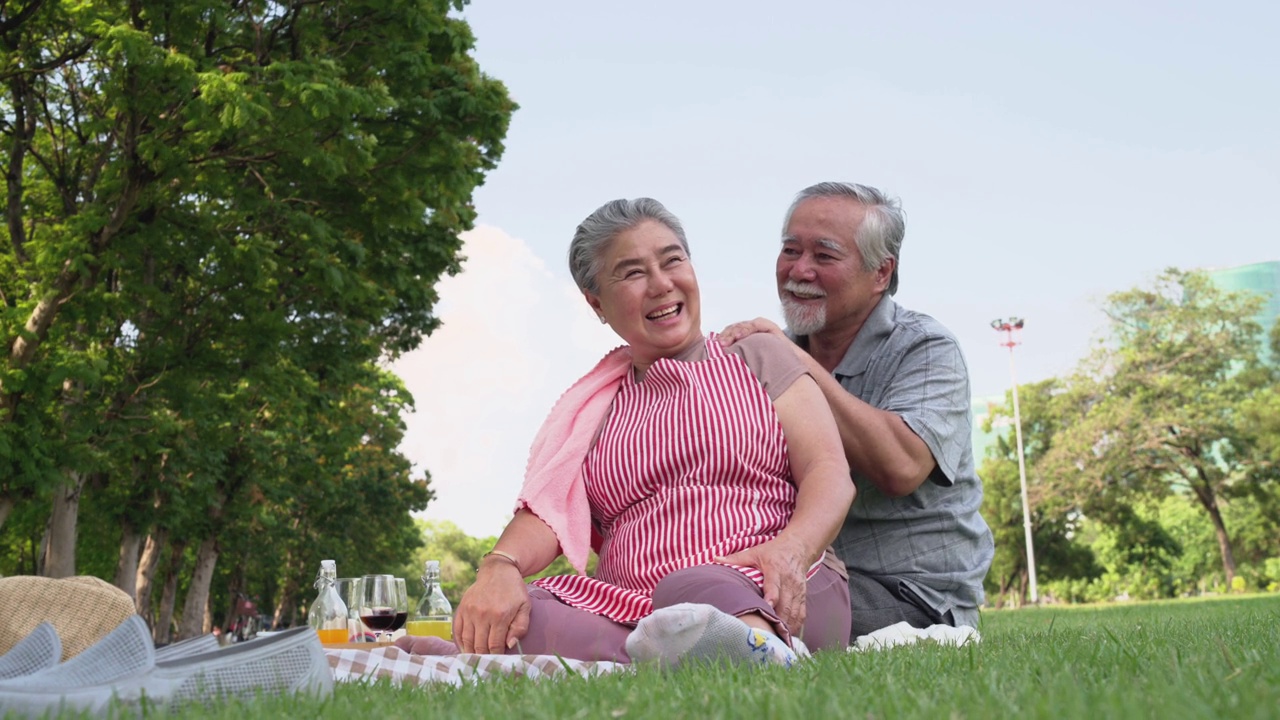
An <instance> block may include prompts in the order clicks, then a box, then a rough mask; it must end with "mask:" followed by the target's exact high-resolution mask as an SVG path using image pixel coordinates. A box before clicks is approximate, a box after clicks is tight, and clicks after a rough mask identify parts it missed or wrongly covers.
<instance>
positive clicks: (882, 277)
mask: <svg viewBox="0 0 1280 720" xmlns="http://www.w3.org/2000/svg"><path fill="white" fill-rule="evenodd" d="M896 267H898V258H895V257H889V258H885V260H884V262H882V263H880V267H878V268H876V290H877V291H879V292H885V291H887V290H888V289H889V281H890V280H892V279H893V269H894V268H896Z"/></svg>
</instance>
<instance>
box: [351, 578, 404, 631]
mask: <svg viewBox="0 0 1280 720" xmlns="http://www.w3.org/2000/svg"><path fill="white" fill-rule="evenodd" d="M359 592H360V620H361V621H363V622H364V624H365V625H367V626H368V627H369V629H370V630H372V631H373V632H374V637H375V639H381V636H382V634H383V633H385V632H387V631H389V630H391V627H392V626H393V625H395V622H396V612H397V610H396V608H397V606H398V603H397V601H396V579H395V577H393V576H391V575H365V576H364V577H362V578H360V582H359Z"/></svg>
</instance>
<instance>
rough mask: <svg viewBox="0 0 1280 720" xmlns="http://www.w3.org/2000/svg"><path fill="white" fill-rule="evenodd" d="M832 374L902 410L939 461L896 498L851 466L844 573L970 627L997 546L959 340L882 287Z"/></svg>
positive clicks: (842, 540)
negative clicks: (984, 508)
mask: <svg viewBox="0 0 1280 720" xmlns="http://www.w3.org/2000/svg"><path fill="white" fill-rule="evenodd" d="M804 340H805V338H799V342H800V344H801V346H804V345H805V343H804ZM833 374H834V375H835V378H836V380H837V381H838V382H839V383H840V385H841V386H842V387H844V389H845V390H848V391H849V392H850V393H852V394H853V395H854V396H855V397H858V398H859V399H861V400H862V401H863V402H866V403H868V404H869V405H871V406H873V407H876V408H880V409H881V410H887V411H889V412H892V413H895V414H897V415H899V416H901V417H902V419H903V420H904V421H905V422H906V423H907V426H908V427H910V428H911V429H912V431H914V432H915V433H916V435H919V436H920V439H922V440H924V442H925V444H926V445H928V446H929V450H930V452H932V453H933V458H934V460H935V461H936V462H937V467H936V468H934V470H933V473H932V474H931V475H930V476H929V479H928V480H926V481H925V482H924V483H923V484H922V485H921V486H920V487H919V488H917V489H916V491H915V492H913V493H911V494H910V495H907V496H905V497H900V498H892V497H888V496H886V495H884V494H883V493H881V492H880V490H879V489H878V488H876V486H875V485H874V484H873V483H872V482H871V481H869V480H867V479H866V478H863V477H861V476H860V475H859V474H858V473H856V472H855V473H854V474H853V481H854V483H855V484H856V485H857V488H858V495H857V497H856V498H855V499H854V501H853V507H851V508H850V509H849V515H848V517H847V518H846V519H845V523H844V527H843V528H841V530H840V534H839V536H838V537H837V538H836V541H835V543H834V545H835V549H836V553H837V554H838V555H839V556H840V558H841V559H843V560H844V562H845V565H847V566H848V568H849V570H850V571H851V572H858V573H861V574H863V575H868V576H871V577H873V578H875V579H876V580H879V581H880V582H881V583H884V584H886V585H889V586H895V587H897V588H898V589H899V591H900V592H902V593H906V594H907V595H910V594H911V593H914V594H915V595H916V596H918V597H919V599H920V600H921V601H922V602H923V603H924V604H925V605H927V606H929V607H932V608H933V609H934V610H935V611H936V613H937V615H938V618H939V619H942V618H944V617H945V615H946V613H947V612H951V613H952V619H953V620H954V622H955V623H956V624H957V625H970V626H977V623H978V607H979V606H980V605H982V601H983V590H982V580H983V578H984V577H986V574H987V568H988V567H990V565H991V558H992V556H993V555H994V554H995V546H994V543H993V542H992V538H991V530H990V529H989V528H988V527H987V523H986V521H984V520H983V519H982V516H981V515H980V514H979V509H980V507H981V505H982V482H981V481H980V480H979V479H978V475H977V473H976V472H975V471H974V464H973V433H972V423H973V421H972V416H971V415H970V397H969V371H968V368H967V367H966V366H965V362H964V357H963V356H962V355H961V353H960V346H959V344H957V343H956V339H955V337H953V336H952V335H951V333H950V332H949V331H948V330H947V329H946V328H945V327H943V326H942V324H941V323H939V322H938V321H937V320H934V319H933V318H931V317H929V316H928V315H923V314H921V313H917V312H913V311H911V310H907V309H906V308H903V307H900V306H899V305H898V304H897V303H895V302H894V301H893V298H892V297H890V296H889V295H887V294H886V295H885V296H884V297H883V298H882V299H881V300H880V303H879V304H878V305H876V307H875V309H874V310H873V311H872V312H871V315H870V317H868V318H867V321H866V323H865V324H864V325H863V326H862V329H861V330H859V331H858V335H857V337H855V338H854V340H853V343H852V344H851V345H850V346H849V350H848V351H847V352H846V353H845V356H844V359H843V360H841V361H840V364H839V365H838V366H836V369H835V372H834V373H833Z"/></svg>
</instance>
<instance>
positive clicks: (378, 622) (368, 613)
mask: <svg viewBox="0 0 1280 720" xmlns="http://www.w3.org/2000/svg"><path fill="white" fill-rule="evenodd" d="M364 610H365V612H364V613H361V615H360V620H361V621H363V622H364V624H365V625H368V626H369V629H370V630H374V631H378V632H381V631H383V630H394V629H395V624H396V619H397V618H396V616H397V614H398V613H396V609H395V608H390V607H372V608H364ZM400 623H401V624H402V625H403V624H404V620H400Z"/></svg>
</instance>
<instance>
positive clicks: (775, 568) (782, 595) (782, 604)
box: [716, 533, 811, 633]
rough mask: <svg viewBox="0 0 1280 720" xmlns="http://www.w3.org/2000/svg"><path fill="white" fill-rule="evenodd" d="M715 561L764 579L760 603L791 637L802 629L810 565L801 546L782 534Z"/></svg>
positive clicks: (805, 551)
mask: <svg viewBox="0 0 1280 720" xmlns="http://www.w3.org/2000/svg"><path fill="white" fill-rule="evenodd" d="M716 561H717V562H723V563H732V564H734V565H744V566H747V567H753V568H756V569H758V570H759V571H760V573H761V574H762V575H764V601H765V602H767V603H769V604H770V605H772V606H773V610H774V612H776V613H778V619H779V620H782V622H784V623H786V624H787V629H789V630H790V631H791V632H792V633H799V632H800V630H801V628H803V627H804V620H805V599H806V596H805V591H806V589H807V588H808V582H809V581H808V574H809V565H810V564H811V561H810V559H809V553H808V551H807V550H806V549H805V547H804V546H803V544H802V543H800V542H797V541H795V540H792V539H791V538H789V537H788V536H787V535H786V534H785V533H784V534H782V535H779V536H778V537H776V538H774V539H772V540H770V541H768V542H765V543H761V544H760V545H756V546H755V547H749V548H747V549H746V550H741V551H739V552H736V553H733V554H732V555H726V556H725V557H720V558H716Z"/></svg>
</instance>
